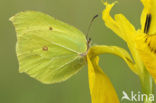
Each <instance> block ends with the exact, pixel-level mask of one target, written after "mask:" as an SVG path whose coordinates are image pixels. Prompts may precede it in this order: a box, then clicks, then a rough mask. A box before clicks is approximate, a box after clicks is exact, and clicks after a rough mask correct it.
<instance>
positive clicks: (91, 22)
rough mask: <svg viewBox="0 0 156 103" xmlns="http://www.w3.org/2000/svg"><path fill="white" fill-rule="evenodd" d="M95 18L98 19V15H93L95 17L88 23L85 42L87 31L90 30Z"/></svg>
mask: <svg viewBox="0 0 156 103" xmlns="http://www.w3.org/2000/svg"><path fill="white" fill-rule="evenodd" d="M97 17H98V14H97V15H95V16H94V17H93V18H92V19H91V21H90V23H89V27H88V30H87V34H86V39H87V40H88V33H89V30H90V28H91V26H92V24H93V21H94V20H95V19H96V18H97Z"/></svg>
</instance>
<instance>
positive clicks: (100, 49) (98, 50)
mask: <svg viewBox="0 0 156 103" xmlns="http://www.w3.org/2000/svg"><path fill="white" fill-rule="evenodd" d="M105 53H107V54H113V55H116V56H119V57H121V58H122V59H123V60H124V61H125V62H126V63H127V64H128V66H129V67H130V69H131V70H132V71H133V72H134V73H136V74H139V73H140V72H139V71H138V69H136V65H135V64H134V62H133V60H132V58H131V56H130V55H129V53H128V52H127V51H126V50H125V49H123V48H120V47H117V46H105V45H102V46H100V45H96V46H93V47H91V48H90V49H89V55H90V57H95V56H97V55H101V54H105Z"/></svg>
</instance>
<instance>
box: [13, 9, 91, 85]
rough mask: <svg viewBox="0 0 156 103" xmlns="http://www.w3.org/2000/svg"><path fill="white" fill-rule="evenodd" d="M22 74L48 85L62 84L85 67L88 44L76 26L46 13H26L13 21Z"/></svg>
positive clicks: (14, 17)
mask: <svg viewBox="0 0 156 103" xmlns="http://www.w3.org/2000/svg"><path fill="white" fill-rule="evenodd" d="M10 21H11V22H12V23H13V25H14V27H15V30H16V34H17V43H16V53H17V58H18V61H19V71H20V72H21V73H23V72H24V73H27V74H28V75H29V76H31V77H33V78H35V79H37V80H39V81H40V82H42V83H45V84H52V83H57V82H62V81H65V80H67V79H68V78H70V77H71V76H73V75H74V74H76V73H77V72H78V71H80V70H81V68H82V67H83V66H84V65H85V64H86V55H87V51H88V49H89V41H90V40H87V39H86V37H85V35H84V34H83V33H82V32H81V31H80V30H78V29H76V28H75V27H73V26H71V25H68V24H66V23H64V22H62V21H59V20H57V19H55V18H53V17H51V16H49V15H47V14H44V13H41V12H36V11H25V12H20V13H18V14H16V15H15V16H13V17H11V18H10Z"/></svg>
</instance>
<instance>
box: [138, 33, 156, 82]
mask: <svg viewBox="0 0 156 103" xmlns="http://www.w3.org/2000/svg"><path fill="white" fill-rule="evenodd" d="M136 48H137V50H138V52H139V55H140V57H141V59H142V61H143V62H144V65H145V67H146V69H147V70H148V72H149V73H150V74H151V75H152V77H153V78H154V80H155V82H156V35H146V34H143V33H141V32H139V31H138V36H137V38H136Z"/></svg>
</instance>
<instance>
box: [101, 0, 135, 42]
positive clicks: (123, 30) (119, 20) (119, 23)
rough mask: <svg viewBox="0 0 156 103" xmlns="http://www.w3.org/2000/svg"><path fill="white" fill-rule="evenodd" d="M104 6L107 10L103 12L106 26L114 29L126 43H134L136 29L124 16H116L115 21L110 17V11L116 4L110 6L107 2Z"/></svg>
mask: <svg viewBox="0 0 156 103" xmlns="http://www.w3.org/2000/svg"><path fill="white" fill-rule="evenodd" d="M104 4H105V5H106V8H105V10H104V11H103V16H102V18H103V20H104V22H105V24H106V26H107V27H108V28H110V29H112V30H113V31H114V32H115V33H116V34H117V35H118V36H119V37H121V38H122V39H123V40H125V41H126V42H132V41H133V40H134V36H135V35H134V32H135V28H134V27H133V25H132V24H131V23H130V22H129V21H128V20H127V19H126V18H125V17H124V16H123V15H122V14H116V15H115V19H113V18H112V17H111V16H110V11H111V9H112V7H113V6H114V5H115V3H112V4H108V3H107V2H105V3H104Z"/></svg>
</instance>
